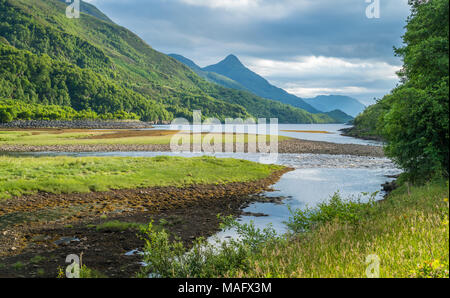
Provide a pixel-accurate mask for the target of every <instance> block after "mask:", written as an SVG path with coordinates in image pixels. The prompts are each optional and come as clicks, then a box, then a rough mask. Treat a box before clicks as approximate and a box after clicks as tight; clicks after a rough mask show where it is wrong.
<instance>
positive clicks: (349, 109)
mask: <svg viewBox="0 0 450 298" xmlns="http://www.w3.org/2000/svg"><path fill="white" fill-rule="evenodd" d="M303 100H304V101H305V102H307V103H308V104H310V105H312V106H313V107H314V108H316V109H318V110H319V111H322V112H331V111H333V110H336V109H339V110H341V111H343V112H345V113H346V114H348V115H350V116H352V117H356V116H358V115H359V114H360V113H362V112H363V111H364V110H365V108H366V106H365V105H363V104H362V103H360V102H359V101H358V100H357V99H355V98H352V97H349V96H342V95H320V96H317V97H314V98H304V99H303Z"/></svg>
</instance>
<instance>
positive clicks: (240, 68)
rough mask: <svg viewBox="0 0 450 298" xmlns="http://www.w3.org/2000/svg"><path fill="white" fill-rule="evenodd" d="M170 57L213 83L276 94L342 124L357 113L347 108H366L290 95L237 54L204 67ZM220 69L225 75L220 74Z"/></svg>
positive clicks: (258, 93)
mask: <svg viewBox="0 0 450 298" xmlns="http://www.w3.org/2000/svg"><path fill="white" fill-rule="evenodd" d="M169 56H171V57H173V58H175V59H177V60H178V61H180V62H181V63H183V64H185V65H186V66H188V67H190V68H191V69H192V70H193V71H195V72H196V73H197V74H198V75H200V76H201V77H203V78H205V79H206V80H208V81H210V82H214V83H216V84H219V85H222V86H226V87H229V88H234V89H238V90H246V91H249V92H252V93H254V94H256V95H259V96H261V97H265V98H269V97H270V96H272V97H273V98H270V99H272V100H277V101H280V102H282V103H284V104H288V105H291V106H294V107H298V108H301V109H304V110H306V111H308V112H310V113H315V114H318V113H324V114H326V115H328V116H330V117H332V118H333V119H336V121H337V122H339V123H347V122H349V121H351V120H353V115H350V114H349V113H347V111H350V112H355V110H358V113H353V114H355V115H357V114H359V108H360V106H362V107H363V109H364V106H363V105H362V104H360V106H357V104H356V103H354V105H355V106H356V107H353V109H351V108H349V109H347V106H346V105H345V104H341V103H342V102H343V100H339V101H338V102H336V103H328V106H326V107H324V106H323V105H321V103H322V100H321V98H322V97H320V96H319V97H317V98H314V99H308V101H306V100H305V99H302V98H299V97H297V96H295V95H292V94H289V93H287V92H286V91H285V90H283V89H281V88H278V87H275V86H273V85H271V84H270V83H269V82H268V81H267V80H266V79H264V78H263V77H261V76H259V75H258V74H256V73H254V72H252V71H251V70H250V69H248V68H247V67H245V66H244V65H243V64H242V62H241V61H240V60H239V58H237V57H236V56H235V55H229V56H228V57H227V58H225V59H224V60H222V61H221V62H219V63H217V64H214V65H210V66H207V67H205V68H202V67H200V66H199V65H197V64H196V63H195V62H194V61H192V60H190V59H188V58H186V57H184V56H181V55H178V54H170V55H169ZM217 71H218V72H220V73H221V74H218V73H217ZM336 98H339V99H340V98H341V97H339V96H336ZM342 98H344V99H347V98H348V100H347V102H350V103H349V104H348V105H349V106H351V103H353V102H352V100H353V101H356V102H357V103H359V102H358V101H357V100H356V99H353V98H350V97H344V96H342ZM316 99H317V100H316ZM313 104H314V105H313Z"/></svg>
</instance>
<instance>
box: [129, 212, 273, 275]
mask: <svg viewBox="0 0 450 298" xmlns="http://www.w3.org/2000/svg"><path fill="white" fill-rule="evenodd" d="M223 220H224V224H223V225H222V227H224V228H225V229H231V228H236V230H237V233H238V235H239V237H238V238H240V240H229V241H223V242H221V241H217V242H216V243H215V244H214V243H210V242H207V241H206V240H205V239H204V238H199V239H197V240H196V241H195V242H194V243H193V246H192V247H191V248H188V247H186V246H185V245H184V244H183V243H182V242H181V241H178V240H175V241H171V240H170V237H169V234H168V233H167V232H166V231H164V230H162V231H157V230H155V228H154V226H153V224H152V223H150V224H149V225H148V227H145V228H142V229H141V233H142V235H143V239H144V240H145V248H144V254H143V256H144V257H143V262H144V263H145V264H146V266H145V267H144V268H143V269H142V271H141V272H140V273H139V274H138V276H140V277H146V276H149V275H151V276H153V277H163V278H181V277H184V278H186V277H188V278H213V277H220V276H224V275H225V274H228V273H230V272H235V271H239V270H246V268H248V261H247V259H248V258H249V256H251V255H252V254H254V253H256V252H258V251H259V250H260V249H261V248H262V246H263V245H264V246H265V247H267V246H269V245H270V243H272V242H274V241H275V240H276V239H277V237H276V236H275V232H274V230H273V229H271V228H266V229H264V230H259V229H256V228H255V227H254V225H253V224H252V223H251V224H245V225H240V224H239V223H237V222H236V221H234V220H232V219H231V218H224V219H223Z"/></svg>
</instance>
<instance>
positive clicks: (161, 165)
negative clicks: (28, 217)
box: [0, 156, 282, 198]
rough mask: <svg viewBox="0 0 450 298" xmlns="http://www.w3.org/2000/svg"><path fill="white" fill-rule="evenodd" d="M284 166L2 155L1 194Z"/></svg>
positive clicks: (185, 180) (241, 174)
mask: <svg viewBox="0 0 450 298" xmlns="http://www.w3.org/2000/svg"><path fill="white" fill-rule="evenodd" d="M281 168H282V167H281V166H275V165H263V164H258V163H254V162H249V161H245V160H237V159H219V158H214V157H197V158H182V157H167V156H160V157H153V158H146V157H136V158H131V157H8V156H0V198H9V197H11V196H20V195H24V194H32V193H36V192H48V193H56V194H59V193H86V192H92V191H108V190H113V189H134V188H145V187H153V186H180V187H181V186H187V185H192V184H222V183H230V182H247V181H254V180H258V179H262V178H266V177H268V176H269V175H270V174H271V173H273V172H274V171H275V170H279V169H281Z"/></svg>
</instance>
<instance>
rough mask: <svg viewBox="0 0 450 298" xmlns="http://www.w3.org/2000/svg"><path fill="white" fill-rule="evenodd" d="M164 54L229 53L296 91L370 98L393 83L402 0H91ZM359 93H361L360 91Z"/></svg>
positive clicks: (205, 57) (213, 57) (404, 8)
mask: <svg viewBox="0 0 450 298" xmlns="http://www.w3.org/2000/svg"><path fill="white" fill-rule="evenodd" d="M91 2H92V3H93V4H94V5H96V6H97V7H99V8H100V9H101V10H102V11H103V12H105V13H106V14H107V15H108V16H109V17H110V18H111V19H112V20H114V21H115V22H116V23H118V24H120V25H123V26H125V27H127V28H129V29H131V30H132V31H133V32H135V33H137V34H138V35H139V36H141V37H142V38H143V39H144V40H145V41H147V42H148V43H149V44H150V45H151V46H152V47H153V48H155V49H156V50H159V51H161V52H164V53H178V54H181V55H184V56H186V57H188V58H190V59H192V60H194V61H195V62H197V63H198V64H199V65H201V66H206V65H209V64H213V63H216V62H218V61H219V60H220V59H222V58H223V57H225V56H227V55H228V54H230V53H233V54H235V55H237V56H238V57H240V58H241V60H242V61H243V62H244V63H245V64H246V65H248V66H249V67H250V68H251V69H253V70H254V71H255V72H257V73H259V74H261V75H263V76H266V77H267V78H268V79H269V80H270V81H271V82H273V83H275V84H278V85H279V86H280V87H284V88H290V90H291V91H296V93H297V94H305V93H308V94H312V93H313V92H317V93H322V92H333V91H336V92H338V91H339V92H347V91H348V92H350V93H352V94H356V95H357V96H360V98H359V99H362V100H365V101H370V100H372V98H373V97H374V96H382V95H383V94H386V93H388V92H389V91H390V89H391V88H392V87H394V86H395V84H396V83H397V82H398V80H397V78H396V76H395V71H396V70H397V69H398V67H399V65H400V64H401V61H400V59H399V58H398V57H395V56H394V54H393V46H397V47H398V46H401V36H402V35H403V33H404V25H405V20H406V17H407V16H408V14H409V8H408V5H407V0H380V3H381V18H380V19H368V18H367V17H366V15H365V11H366V7H367V5H368V3H366V1H365V0H339V1H336V0H277V1H273V0H92V1H91ZM358 92H359V93H358Z"/></svg>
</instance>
